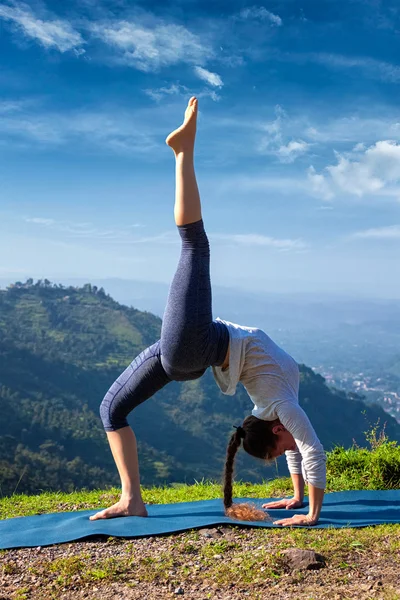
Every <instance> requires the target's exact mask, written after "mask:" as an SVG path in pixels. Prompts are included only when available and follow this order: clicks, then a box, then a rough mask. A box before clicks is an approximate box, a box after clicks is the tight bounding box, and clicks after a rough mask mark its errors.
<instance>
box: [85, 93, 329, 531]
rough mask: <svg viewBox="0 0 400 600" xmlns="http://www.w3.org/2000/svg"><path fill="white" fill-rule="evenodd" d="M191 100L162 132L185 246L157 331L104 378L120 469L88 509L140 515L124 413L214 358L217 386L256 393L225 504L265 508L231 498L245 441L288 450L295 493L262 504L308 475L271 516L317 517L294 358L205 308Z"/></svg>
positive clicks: (254, 447)
mask: <svg viewBox="0 0 400 600" xmlns="http://www.w3.org/2000/svg"><path fill="white" fill-rule="evenodd" d="M197 104H198V103H197V100H196V98H191V99H190V100H189V104H188V107H187V109H186V112H185V118H184V122H183V124H182V125H181V127H179V128H178V129H176V130H175V131H173V132H172V133H171V134H170V135H169V136H168V138H167V140H166V143H167V144H168V145H169V146H170V147H171V148H172V150H173V151H174V154H175V161H176V193H175V208H174V216H175V222H176V225H177V227H178V232H179V234H180V236H181V240H182V247H181V255H180V259H179V263H178V267H177V271H176V274H175V276H174V279H173V281H172V284H171V288H170V291H169V296H168V301H167V307H166V309H165V313H164V317H163V322H162V329H161V339H160V340H159V341H158V342H156V343H155V344H153V345H152V346H150V347H149V348H147V349H146V350H144V351H143V352H142V353H141V354H139V356H137V358H135V360H134V361H133V362H132V363H131V364H130V365H129V367H128V368H127V369H126V370H125V371H124V372H123V373H122V375H121V376H120V377H119V378H118V379H117V380H116V382H115V383H114V384H113V385H112V386H111V388H110V390H109V391H108V392H107V394H106V396H105V398H104V400H103V402H102V404H101V407H100V415H101V419H102V421H103V425H104V428H105V430H106V432H107V437H108V441H109V443H110V447H111V451H112V454H113V457H114V460H115V463H116V465H117V469H118V472H119V475H120V479H121V486H122V490H121V498H120V500H119V501H118V502H117V503H116V504H114V505H113V506H111V507H110V508H107V509H105V510H102V511H100V512H98V513H97V514H95V515H93V516H92V517H91V519H92V520H95V519H106V518H111V517H120V516H128V515H136V516H141V517H145V516H147V511H146V507H145V505H144V503H143V500H142V496H141V491H140V480H139V465H138V455H137V446H136V438H135V434H134V433H133V430H132V429H131V427H130V426H129V425H128V421H127V415H128V414H129V413H130V412H131V411H132V410H133V409H134V408H135V407H136V406H138V405H139V404H141V403H142V402H144V401H145V400H147V399H148V398H150V397H151V396H153V395H154V394H155V393H156V392H157V391H158V390H160V389H161V388H162V387H164V386H165V385H166V384H167V383H169V382H170V381H187V380H191V379H197V378H199V377H201V376H202V375H203V374H204V373H205V371H206V370H207V368H208V367H212V370H213V374H214V377H215V379H216V382H217V384H218V385H219V387H220V389H221V391H222V392H223V393H224V394H229V395H233V394H234V393H235V390H236V386H237V384H238V382H239V381H240V382H241V383H242V384H243V385H244V387H245V388H246V390H247V392H248V394H249V396H250V398H251V399H252V401H253V402H254V409H253V411H252V416H249V417H247V418H246V419H245V420H244V422H243V424H242V425H241V426H240V427H238V428H237V429H236V432H235V433H234V434H233V435H232V437H231V439H230V441H229V445H228V450H227V457H226V463H225V474H224V505H225V510H226V512H227V514H228V515H229V516H232V517H233V518H240V519H248V520H253V519H260V518H263V517H265V513H263V512H262V511H259V510H258V511H257V510H256V509H251V507H248V506H247V505H238V504H233V503H232V476H233V463H234V458H235V454H236V452H237V450H238V449H239V447H240V445H241V443H242V441H243V448H244V449H245V450H246V452H248V453H249V454H251V455H252V456H255V457H258V458H261V459H265V460H270V459H273V458H276V457H278V456H280V455H282V454H283V453H284V452H285V453H286V458H287V462H288V466H289V471H290V473H291V476H292V480H293V485H294V497H293V498H292V499H283V500H279V501H276V502H271V503H269V504H264V505H263V508H298V507H301V506H302V502H303V494H304V481H305V480H306V481H307V482H308V485H309V499H310V502H309V512H308V514H307V515H303V514H297V515H295V516H294V517H292V518H290V519H282V520H280V521H276V523H277V524H282V525H301V524H308V525H314V524H315V523H317V522H318V518H319V513H320V510H321V505H322V500H323V496H324V488H325V480H326V473H325V462H326V457H325V453H324V450H323V448H322V445H321V443H320V441H319V440H318V438H317V436H316V434H315V431H314V429H313V427H312V425H311V423H310V421H309V419H308V417H307V416H306V414H305V412H304V411H303V410H302V409H301V408H300V406H299V403H298V389H299V370H298V366H297V363H296V362H295V361H294V360H293V358H292V357H291V356H289V355H288V354H287V353H286V352H284V351H283V350H282V349H281V348H280V347H279V346H277V345H276V344H275V343H274V342H273V341H272V340H271V338H269V337H268V336H267V335H266V333H264V332H263V331H262V330H260V329H257V328H250V327H242V326H240V325H235V324H234V323H229V322H227V321H222V320H220V319H217V320H213V318H212V310H211V283H210V249H209V243H208V239H207V235H206V232H205V230H204V226H203V220H202V214H201V204H200V196H199V191H198V188H197V182H196V175H195V171H194V143H195V137H196V121H197V111H198V106H197ZM303 474H304V477H303Z"/></svg>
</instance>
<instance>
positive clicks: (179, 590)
mask: <svg viewBox="0 0 400 600" xmlns="http://www.w3.org/2000/svg"><path fill="white" fill-rule="evenodd" d="M184 593H185V591H184V589H183V588H182V587H177V588H175V589H174V594H176V595H177V596H183V594H184Z"/></svg>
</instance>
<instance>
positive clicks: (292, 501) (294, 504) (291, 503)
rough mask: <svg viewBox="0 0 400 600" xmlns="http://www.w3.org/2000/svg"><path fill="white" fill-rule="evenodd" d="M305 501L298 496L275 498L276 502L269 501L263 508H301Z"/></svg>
mask: <svg viewBox="0 0 400 600" xmlns="http://www.w3.org/2000/svg"><path fill="white" fill-rule="evenodd" d="M302 506H303V501H302V500H298V499H297V498H282V500H275V501H274V502H268V503H267V504H263V505H262V507H263V508H288V509H290V508H292V509H293V508H301V507H302Z"/></svg>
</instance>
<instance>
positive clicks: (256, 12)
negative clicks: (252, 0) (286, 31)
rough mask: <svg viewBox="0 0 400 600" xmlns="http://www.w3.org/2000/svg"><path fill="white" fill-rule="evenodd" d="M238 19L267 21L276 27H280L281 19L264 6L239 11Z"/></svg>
mask: <svg viewBox="0 0 400 600" xmlns="http://www.w3.org/2000/svg"><path fill="white" fill-rule="evenodd" d="M239 18H241V19H259V20H260V21H269V22H270V23H271V24H272V25H277V26H278V27H279V26H280V25H282V19H281V17H279V16H278V15H275V14H274V13H272V12H270V11H269V10H267V9H266V8H265V7H264V6H251V7H248V8H244V9H243V10H241V11H240V13H239Z"/></svg>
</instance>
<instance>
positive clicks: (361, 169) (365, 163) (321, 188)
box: [309, 140, 400, 199]
mask: <svg viewBox="0 0 400 600" xmlns="http://www.w3.org/2000/svg"><path fill="white" fill-rule="evenodd" d="M336 157H337V164H336V165H330V166H327V167H325V169H324V171H325V172H326V175H322V174H318V173H316V171H315V169H314V168H313V167H311V169H310V170H309V180H310V182H311V184H312V185H313V186H314V192H316V193H317V195H318V193H319V195H320V196H322V197H324V196H325V199H328V198H329V197H333V196H334V195H337V194H338V193H339V192H342V193H343V192H345V193H347V194H352V195H355V196H358V197H360V198H361V197H363V196H365V195H375V194H377V193H380V192H382V193H385V192H386V191H387V192H388V193H389V194H390V192H391V191H392V190H391V186H392V184H395V183H397V182H399V181H400V144H398V143H396V142H394V141H392V140H382V141H379V142H376V144H374V145H372V146H370V147H369V148H368V149H367V150H365V152H364V153H361V151H360V150H359V149H358V148H357V151H356V152H353V154H352V153H348V154H347V156H344V155H343V154H340V153H338V152H337V153H336ZM353 157H354V158H353Z"/></svg>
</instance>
